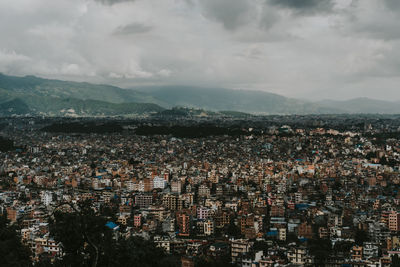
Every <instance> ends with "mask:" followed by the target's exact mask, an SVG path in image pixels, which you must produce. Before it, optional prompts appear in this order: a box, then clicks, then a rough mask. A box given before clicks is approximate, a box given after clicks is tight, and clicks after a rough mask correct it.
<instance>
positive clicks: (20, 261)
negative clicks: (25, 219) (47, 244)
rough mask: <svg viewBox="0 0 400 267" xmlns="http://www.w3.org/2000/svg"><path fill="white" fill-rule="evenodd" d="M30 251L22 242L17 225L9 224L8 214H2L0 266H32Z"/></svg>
mask: <svg viewBox="0 0 400 267" xmlns="http://www.w3.org/2000/svg"><path fill="white" fill-rule="evenodd" d="M29 256H30V251H29V248H27V247H25V246H24V245H23V244H22V243H21V238H20V236H19V235H18V233H17V229H16V227H15V226H9V225H8V220H7V215H6V214H1V215H0V266H17V267H19V266H21V267H22V266H30V258H29Z"/></svg>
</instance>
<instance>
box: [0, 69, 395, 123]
mask: <svg viewBox="0 0 400 267" xmlns="http://www.w3.org/2000/svg"><path fill="white" fill-rule="evenodd" d="M399 104H400V102H390V101H382V100H374V99H369V98H356V99H351V100H347V101H334V100H323V101H319V102H311V101H303V100H298V99H293V98H287V97H284V96H281V95H278V94H272V93H268V92H263V91H249V90H231V89H224V88H202V87H193V86H142V87H134V88H130V89H123V88H120V87H116V86H111V85H102V84H91V83H85V82H83V83H82V82H71V81H61V80H51V79H43V78H39V77H35V76H25V77H16V76H8V75H4V74H0V115H1V116H10V115H26V114H30V115H47V116H64V115H65V116H114V115H125V116H128V115H142V114H152V113H159V112H165V111H164V110H165V109H171V108H173V107H176V106H181V107H188V108H195V109H204V110H209V111H213V112H219V111H237V113H234V112H228V113H229V114H241V115H243V114H242V113H239V112H245V113H252V114H341V113H380V114H395V113H396V114H397V113H400V105H399ZM228 113H227V112H225V113H224V114H225V115H226V114H228Z"/></svg>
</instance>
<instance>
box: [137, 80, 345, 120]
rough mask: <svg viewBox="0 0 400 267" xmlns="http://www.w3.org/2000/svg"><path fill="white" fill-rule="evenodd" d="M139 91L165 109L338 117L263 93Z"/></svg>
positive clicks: (175, 88) (314, 106)
mask: <svg viewBox="0 0 400 267" xmlns="http://www.w3.org/2000/svg"><path fill="white" fill-rule="evenodd" d="M134 89H135V91H140V92H143V93H146V94H148V95H151V96H152V97H153V98H155V99H157V100H158V101H159V102H158V103H164V107H168V108H170V107H174V106H184V107H190V108H201V109H206V110H212V111H219V110H234V111H239V112H246V113H258V114H311V113H313V114H315V113H340V110H338V109H335V108H332V107H329V108H325V107H323V106H319V105H317V104H314V103H310V102H305V101H301V100H297V99H292V98H287V97H284V96H281V95H277V94H272V93H268V92H262V91H247V90H246V91H245V90H231V89H223V88H202V87H191V86H153V87H136V88H134Z"/></svg>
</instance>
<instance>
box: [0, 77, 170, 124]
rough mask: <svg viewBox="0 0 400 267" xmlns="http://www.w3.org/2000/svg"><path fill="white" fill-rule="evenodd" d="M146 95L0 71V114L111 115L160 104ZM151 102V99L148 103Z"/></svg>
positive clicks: (146, 109)
mask: <svg viewBox="0 0 400 267" xmlns="http://www.w3.org/2000/svg"><path fill="white" fill-rule="evenodd" d="M148 97H149V96H147V95H145V94H142V93H140V92H134V91H132V90H126V89H121V88H118V87H115V86H109V85H96V84H89V83H77V82H65V81H58V80H48V79H42V78H37V77H34V76H25V77H14V76H7V75H3V74H0V115H2V116H10V115H24V114H31V115H48V116H113V115H138V114H145V113H155V112H160V111H162V110H164V108H162V107H160V106H158V105H157V104H154V102H157V101H155V100H153V99H151V97H150V99H148ZM148 102H151V103H148Z"/></svg>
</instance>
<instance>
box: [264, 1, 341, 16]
mask: <svg viewBox="0 0 400 267" xmlns="http://www.w3.org/2000/svg"><path fill="white" fill-rule="evenodd" d="M269 2H270V3H271V5H275V6H279V7H283V8H289V9H291V10H293V11H295V12H296V13H315V12H329V11H331V10H332V8H333V7H334V3H333V1H332V0H269Z"/></svg>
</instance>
